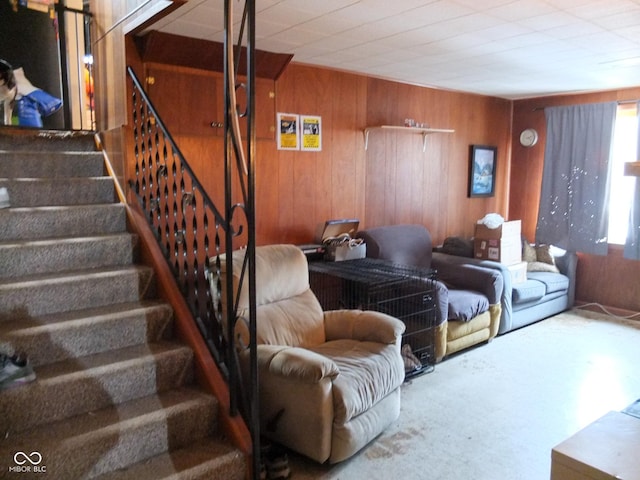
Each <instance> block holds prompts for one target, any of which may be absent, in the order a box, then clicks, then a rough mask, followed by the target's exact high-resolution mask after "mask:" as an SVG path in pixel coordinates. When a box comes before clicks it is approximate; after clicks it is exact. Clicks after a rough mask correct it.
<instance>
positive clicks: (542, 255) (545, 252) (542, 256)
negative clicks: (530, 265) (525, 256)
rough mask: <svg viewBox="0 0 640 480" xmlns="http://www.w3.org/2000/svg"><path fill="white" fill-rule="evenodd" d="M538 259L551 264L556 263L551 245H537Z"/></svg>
mask: <svg viewBox="0 0 640 480" xmlns="http://www.w3.org/2000/svg"><path fill="white" fill-rule="evenodd" d="M536 259H537V260H538V261H539V262H544V263H548V264H549V265H555V264H556V261H555V259H554V258H553V255H551V245H536Z"/></svg>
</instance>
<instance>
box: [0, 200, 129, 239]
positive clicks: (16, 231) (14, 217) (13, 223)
mask: <svg viewBox="0 0 640 480" xmlns="http://www.w3.org/2000/svg"><path fill="white" fill-rule="evenodd" d="M126 218H127V217H126V211H125V207H124V205H122V204H119V203H112V204H105V205H78V206H56V207H32V208H4V209H0V225H2V228H0V242H6V241H11V240H37V239H44V238H56V237H71V236H81V237H88V236H92V235H100V234H105V233H115V232H125V231H126V229H127V223H126Z"/></svg>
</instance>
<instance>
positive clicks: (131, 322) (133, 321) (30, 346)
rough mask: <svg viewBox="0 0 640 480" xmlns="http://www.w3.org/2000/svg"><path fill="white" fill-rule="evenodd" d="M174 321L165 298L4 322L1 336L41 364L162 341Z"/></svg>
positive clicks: (0, 331)
mask: <svg viewBox="0 0 640 480" xmlns="http://www.w3.org/2000/svg"><path fill="white" fill-rule="evenodd" d="M172 321H173V309H172V308H171V307H170V306H169V305H168V304H166V303H164V302H159V301H144V302H133V303H121V304H116V305H108V306H107V307H102V308H91V309H87V310H80V311H74V312H63V313H58V314H52V315H43V316H40V317H36V318H30V319H28V320H21V321H20V320H18V321H7V322H0V338H2V339H3V341H6V342H8V343H10V344H11V345H12V346H13V347H14V348H15V349H16V350H18V351H23V352H25V353H27V355H28V356H29V360H30V362H31V365H32V366H34V367H38V366H41V365H45V364H50V363H55V362H60V361H63V360H67V359H70V358H75V357H84V356H87V355H92V354H95V353H101V352H106V351H109V350H117V349H121V348H125V347H130V346H133V345H140V344H143V343H151V342H157V341H159V340H161V339H163V338H167V337H168V336H169V335H170V334H171V333H172V325H173V323H172Z"/></svg>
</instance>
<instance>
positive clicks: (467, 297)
mask: <svg viewBox="0 0 640 480" xmlns="http://www.w3.org/2000/svg"><path fill="white" fill-rule="evenodd" d="M487 310H489V300H488V299H487V297H485V296H484V295H482V294H480V293H478V292H474V291H473V290H456V289H450V290H449V319H450V320H460V321H462V322H468V321H469V320H471V319H473V318H474V317H476V316H478V315H480V314H481V313H483V312H486V311H487Z"/></svg>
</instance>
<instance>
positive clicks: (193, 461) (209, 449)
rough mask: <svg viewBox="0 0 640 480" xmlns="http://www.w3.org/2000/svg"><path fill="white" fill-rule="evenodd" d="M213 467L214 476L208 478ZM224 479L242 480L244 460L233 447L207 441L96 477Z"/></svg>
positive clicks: (103, 479)
mask: <svg viewBox="0 0 640 480" xmlns="http://www.w3.org/2000/svg"><path fill="white" fill-rule="evenodd" d="M216 468H218V469H220V470H224V471H221V472H218V474H217V477H211V473H212V472H215V471H217V470H215V469H216ZM207 473H209V476H208V477H203V478H224V479H225V480H242V479H244V478H246V477H245V475H246V473H245V458H244V456H243V454H242V453H241V452H240V451H239V450H237V449H236V448H234V447H232V446H230V445H229V444H228V442H225V441H224V440H218V439H213V438H208V439H206V440H203V441H201V442H198V443H197V444H194V445H189V447H187V448H181V449H178V450H174V451H171V452H167V453H163V454H162V455H157V456H155V457H153V458H150V459H148V460H145V461H143V462H140V463H137V464H135V465H132V466H131V467H129V468H127V469H122V470H117V471H115V472H110V473H107V474H104V475H102V476H100V477H98V480H128V479H136V480H161V479H164V478H175V476H176V475H178V476H179V478H183V477H184V478H200V477H199V474H200V475H206V474H207Z"/></svg>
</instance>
